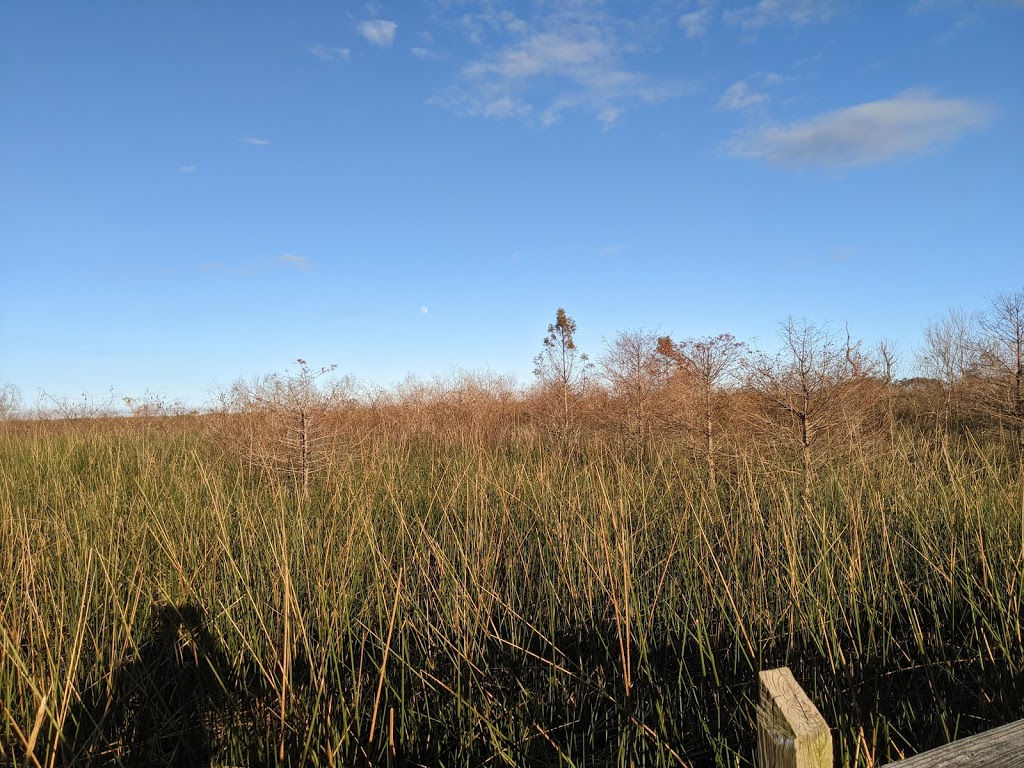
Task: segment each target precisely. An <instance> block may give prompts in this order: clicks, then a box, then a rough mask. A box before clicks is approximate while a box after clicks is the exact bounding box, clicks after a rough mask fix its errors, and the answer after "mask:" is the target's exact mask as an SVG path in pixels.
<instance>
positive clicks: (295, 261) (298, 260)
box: [279, 253, 313, 272]
mask: <svg viewBox="0 0 1024 768" xmlns="http://www.w3.org/2000/svg"><path fill="white" fill-rule="evenodd" d="M279 261H280V262H281V263H282V264H284V265H285V266H286V267H291V268H292V269H297V270H299V271H300V272H309V271H310V270H311V269H313V260H312V259H310V258H307V257H306V256H296V255H295V254H294V253H283V254H281V258H280V259H279Z"/></svg>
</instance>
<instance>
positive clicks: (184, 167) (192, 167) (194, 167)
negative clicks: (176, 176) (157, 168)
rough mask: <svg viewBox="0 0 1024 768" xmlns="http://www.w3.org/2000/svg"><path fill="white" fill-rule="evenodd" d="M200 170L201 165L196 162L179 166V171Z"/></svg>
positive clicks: (191, 171) (193, 171)
mask: <svg viewBox="0 0 1024 768" xmlns="http://www.w3.org/2000/svg"><path fill="white" fill-rule="evenodd" d="M198 170H199V166H198V165H196V164H195V163H186V164H185V165H179V166H178V173H195V172H196V171H198Z"/></svg>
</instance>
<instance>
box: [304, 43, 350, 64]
mask: <svg viewBox="0 0 1024 768" xmlns="http://www.w3.org/2000/svg"><path fill="white" fill-rule="evenodd" d="M309 52H310V53H311V54H313V56H315V57H316V58H318V59H320V61H348V60H349V59H350V58H352V51H350V50H349V49H348V48H342V47H341V46H331V45H324V44H323V43H316V44H315V45H311V46H310V47H309Z"/></svg>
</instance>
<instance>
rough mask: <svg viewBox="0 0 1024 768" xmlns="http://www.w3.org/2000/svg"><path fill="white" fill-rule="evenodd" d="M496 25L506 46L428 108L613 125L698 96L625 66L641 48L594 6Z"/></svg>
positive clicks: (468, 68) (472, 65) (468, 69)
mask: <svg viewBox="0 0 1024 768" xmlns="http://www.w3.org/2000/svg"><path fill="white" fill-rule="evenodd" d="M474 18H475V17H474ZM493 23H494V24H495V25H499V26H500V29H498V30H497V31H496V34H500V35H502V36H503V37H504V38H506V39H507V40H508V42H506V43H505V44H504V45H503V46H501V47H498V48H497V49H496V50H494V51H493V52H491V53H488V54H486V55H485V56H483V57H481V58H478V59H476V60H474V61H471V62H469V63H468V64H467V65H465V66H464V67H463V68H462V71H461V73H460V76H459V78H458V80H457V81H456V82H455V83H454V84H453V85H452V86H451V87H449V88H448V89H447V90H446V91H444V92H442V93H441V94H439V95H438V96H435V97H434V98H432V99H431V100H430V102H429V103H432V104H435V105H440V106H444V107H446V108H449V109H451V110H453V111H455V112H458V113H460V114H464V115H467V116H472V117H486V118H495V119H508V118H514V119H520V120H524V121H526V122H528V123H531V124H539V125H552V124H554V123H557V122H558V121H559V120H561V119H562V117H563V116H564V115H565V113H567V112H569V111H570V110H582V111H585V112H589V113H590V114H591V115H592V116H593V117H594V118H595V119H596V120H598V121H599V122H601V123H603V124H604V125H606V126H609V125H612V124H614V123H615V122H616V121H618V120H619V118H620V117H621V115H622V114H623V112H624V111H626V110H627V109H629V108H632V107H635V106H638V105H641V104H654V103H657V102H661V101H665V100H667V99H671V98H673V97H675V96H678V95H680V94H682V93H685V92H688V91H692V90H694V88H693V86H692V85H691V84H689V83H683V82H679V81H670V80H666V79H662V78H656V77H653V76H651V75H647V74H644V73H642V72H638V71H634V70H631V69H628V68H626V67H625V66H623V64H622V58H623V56H624V54H626V53H627V52H631V51H634V50H635V49H636V47H637V44H636V42H635V41H630V42H626V41H624V40H623V38H627V37H628V34H629V33H630V32H631V31H632V27H631V26H630V25H629V24H628V23H626V22H623V21H622V20H618V19H615V18H613V17H610V16H608V15H607V14H604V13H602V12H599V11H596V10H595V9H593V8H588V9H587V13H585V14H583V13H573V12H561V13H553V14H549V15H547V16H542V17H540V18H537V19H532V20H531V21H530V22H529V23H527V22H525V21H522V20H520V19H517V18H514V17H513V18H504V17H501V18H496V19H494V20H493ZM509 38H511V39H509Z"/></svg>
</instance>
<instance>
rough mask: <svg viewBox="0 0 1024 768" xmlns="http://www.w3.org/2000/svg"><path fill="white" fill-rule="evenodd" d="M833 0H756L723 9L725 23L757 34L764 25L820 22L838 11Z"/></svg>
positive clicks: (797, 24) (799, 24) (801, 24)
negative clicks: (734, 7) (755, 1)
mask: <svg viewBox="0 0 1024 768" xmlns="http://www.w3.org/2000/svg"><path fill="white" fill-rule="evenodd" d="M838 7H839V6H838V3H837V2H835V0H760V2H757V3H753V4H751V5H747V6H744V7H742V8H736V9H733V10H727V11H723V13H722V19H723V21H725V23H726V24H730V25H733V26H738V27H739V28H740V29H741V30H742V31H743V32H744V33H746V34H751V35H753V34H757V33H758V32H760V31H761V30H762V29H764V28H765V27H769V26H773V25H778V24H789V25H792V26H797V27H803V26H807V25H808V24H824V23H825V22H828V21H830V20H831V19H832V17H833V16H835V15H836V13H837V12H838Z"/></svg>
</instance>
